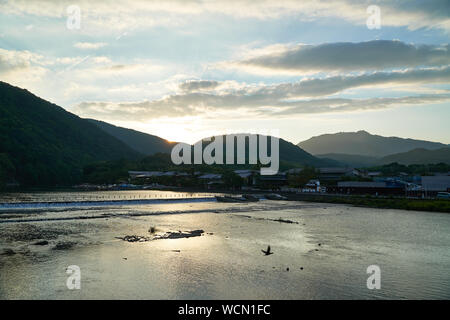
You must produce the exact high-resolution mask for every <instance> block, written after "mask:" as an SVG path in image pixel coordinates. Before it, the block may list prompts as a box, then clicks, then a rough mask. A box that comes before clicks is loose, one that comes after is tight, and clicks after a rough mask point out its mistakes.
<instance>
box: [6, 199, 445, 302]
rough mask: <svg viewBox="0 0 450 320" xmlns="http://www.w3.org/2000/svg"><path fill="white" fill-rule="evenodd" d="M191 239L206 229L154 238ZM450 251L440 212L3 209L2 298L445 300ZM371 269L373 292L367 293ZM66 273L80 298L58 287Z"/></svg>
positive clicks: (271, 206) (289, 206)
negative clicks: (375, 268)
mask: <svg viewBox="0 0 450 320" xmlns="http://www.w3.org/2000/svg"><path fill="white" fill-rule="evenodd" d="M288 222H291V223H288ZM292 222H293V223H292ZM151 227H156V231H155V232H153V233H152V232H149V229H150V228H151ZM193 230H202V231H203V232H202V233H201V235H197V236H192V237H188V238H187V237H179V238H177V237H175V238H171V237H169V238H164V237H163V238H160V239H154V238H155V237H156V236H159V237H161V236H163V235H165V234H166V235H167V233H168V232H175V233H178V232H179V231H182V232H186V233H187V232H189V231H193ZM126 236H139V237H144V239H145V241H136V242H129V241H124V240H123V239H121V238H124V237H126ZM45 241H47V242H48V243H47V244H45ZM37 242H41V244H36V243H37ZM268 245H270V246H271V248H272V250H273V252H274V254H272V255H269V256H265V255H264V254H263V253H262V252H261V250H262V249H266V248H267V246H268ZM449 249H450V216H449V215H448V214H440V213H424V212H413V211H402V210H380V209H369V208H356V207H350V206H345V205H331V204H320V203H305V202H291V201H290V202H285V201H279V202H277V201H262V202H258V203H249V204H226V203H216V202H205V203H202V202H199V203H167V204H158V205H148V206H142V205H141V206H135V207H133V206H122V207H117V206H116V207H108V208H80V209H76V208H75V209H71V210H54V211H51V210H50V211H40V212H38V213H37V212H33V211H22V212H16V213H11V212H10V213H1V214H0V298H1V299H20V298H25V299H422V298H431V299H439V298H441V299H442V298H447V299H448V298H450V289H449V288H450V275H449V274H450V272H449V271H450V250H449ZM373 264H376V265H379V266H380V268H381V281H382V287H381V290H369V289H367V287H366V280H367V277H368V276H369V275H367V273H366V269H367V267H368V266H369V265H373ZM70 265H77V266H79V267H80V269H81V289H80V290H69V289H68V288H67V286H66V280H67V278H68V277H69V275H68V274H66V268H67V267H68V266H70ZM288 269H289V271H287V270H288Z"/></svg>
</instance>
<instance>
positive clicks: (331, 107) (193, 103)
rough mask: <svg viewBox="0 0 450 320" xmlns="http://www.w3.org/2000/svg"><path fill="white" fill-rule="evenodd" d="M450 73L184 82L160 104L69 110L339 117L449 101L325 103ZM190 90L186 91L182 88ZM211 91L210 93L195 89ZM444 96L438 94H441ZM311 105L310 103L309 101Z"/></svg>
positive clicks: (120, 114)
mask: <svg viewBox="0 0 450 320" xmlns="http://www.w3.org/2000/svg"><path fill="white" fill-rule="evenodd" d="M449 82H450V67H445V68H435V69H419V70H409V71H402V72H376V73H372V74H363V75H358V76H335V77H329V78H323V79H306V80H302V81H299V82H295V83H282V84H276V85H260V86H253V85H251V86H242V87H240V88H237V89H236V88H235V87H230V86H226V85H225V86H223V87H222V82H217V81H210V80H204V82H202V81H188V82H183V83H182V84H181V85H180V87H181V88H182V92H181V93H179V94H172V95H168V96H166V97H163V98H161V99H156V100H150V101H141V102H134V103H115V102H84V103H81V104H79V105H77V106H75V108H74V109H73V111H74V112H75V113H78V114H80V115H82V116H89V117H97V118H102V119H110V120H120V119H121V118H122V119H124V118H126V119H130V120H134V121H146V120H149V119H156V118H164V117H175V118H176V117H185V116H197V115H202V116H214V114H217V113H222V114H224V113H225V114H227V113H228V114H231V113H236V112H238V113H240V116H243V115H247V116H256V115H257V116H270V117H276V116H286V115H289V114H302V113H324V112H343V111H356V110H372V109H379V108H388V107H391V106H395V105H408V104H426V103H438V102H444V101H449V100H450V95H449V94H447V93H448V91H444V93H443V94H428V95H412V96H407V97H403V98H377V99H373V98H369V99H343V98H333V97H329V96H330V95H332V94H335V93H338V92H341V91H343V90H347V89H352V88H358V87H362V86H370V87H373V86H374V85H385V86H387V85H392V84H396V85H408V84H423V83H426V84H430V83H449ZM186 84H188V85H186ZM199 87H200V88H203V87H207V88H209V87H214V88H216V90H214V91H203V90H198V88H199ZM441 92H442V91H441ZM311 97H312V98H315V99H310V98H311Z"/></svg>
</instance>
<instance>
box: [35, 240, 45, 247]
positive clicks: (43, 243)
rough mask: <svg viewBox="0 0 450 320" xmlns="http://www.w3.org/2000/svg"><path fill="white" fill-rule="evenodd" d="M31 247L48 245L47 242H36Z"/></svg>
mask: <svg viewBox="0 0 450 320" xmlns="http://www.w3.org/2000/svg"><path fill="white" fill-rule="evenodd" d="M33 245H35V246H46V245H48V241H47V240H42V241H38V242H35V243H33Z"/></svg>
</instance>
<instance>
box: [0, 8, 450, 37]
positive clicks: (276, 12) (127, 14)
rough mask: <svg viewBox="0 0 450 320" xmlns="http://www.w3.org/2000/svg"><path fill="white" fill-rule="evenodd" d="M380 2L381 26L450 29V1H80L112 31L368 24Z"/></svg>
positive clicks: (50, 13) (89, 17)
mask: <svg viewBox="0 0 450 320" xmlns="http://www.w3.org/2000/svg"><path fill="white" fill-rule="evenodd" d="M73 4H74V3H73V1H72V0H61V1H54V0H34V1H28V0H5V1H2V2H1V3H0V10H1V12H2V13H6V14H16V15H21V14H31V15H39V16H47V17H58V18H61V17H65V16H66V9H67V7H68V6H69V5H73ZM373 4H376V5H378V6H379V7H380V9H381V14H382V15H381V19H382V20H381V23H382V27H385V26H396V27H407V28H409V29H411V30H415V29H419V28H435V29H441V30H446V31H450V18H449V17H450V15H449V11H448V10H449V9H448V1H447V0H428V1H421V0H416V1H411V0H399V1H391V0H378V1H376V2H374V1H372V0H365V1H360V0H336V1H317V0H302V1H298V0H279V1H273V0H259V1H254V0H230V1H209V0H166V1H160V0H153V1H152V0H134V1H133V2H130V1H128V0H120V1H113V0H103V1H88V0H80V1H77V5H79V6H80V8H81V12H82V17H83V21H84V22H82V23H84V24H87V25H89V24H92V25H95V26H101V25H103V26H108V30H109V29H112V30H117V29H121V30H124V29H128V30H129V29H130V28H136V27H142V26H147V27H149V26H150V27H151V26H155V25H178V24H180V23H181V24H187V23H189V22H190V21H191V19H190V18H192V17H195V16H198V15H201V14H204V15H212V14H220V15H223V14H225V15H229V16H232V17H233V18H241V19H242V18H256V19H265V20H267V19H279V18H282V17H285V16H295V17H296V18H298V19H302V20H307V21H311V20H318V19H321V18H339V19H342V20H345V21H348V22H351V23H354V24H357V25H365V23H366V20H367V18H368V14H367V11H366V9H367V7H368V6H369V5H373Z"/></svg>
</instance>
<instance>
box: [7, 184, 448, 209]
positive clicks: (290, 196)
mask: <svg viewBox="0 0 450 320" xmlns="http://www.w3.org/2000/svg"><path fill="white" fill-rule="evenodd" d="M130 191H131V190H130ZM135 191H139V189H137V190H135ZM152 191H162V192H164V191H172V192H186V193H211V194H215V193H220V194H223V193H226V194H240V195H241V194H242V195H243V194H262V195H264V194H272V193H278V194H280V195H283V196H284V197H286V198H287V201H305V202H315V203H334V204H346V205H353V206H356V207H366V208H377V209H399V210H412V211H430V212H443V213H450V200H446V199H417V198H406V197H399V196H396V197H393V196H390V197H387V196H370V195H342V194H313V193H293V192H281V191H269V190H253V191H250V190H249V191H242V190H234V191H231V190H227V191H224V190H219V189H217V190H215V189H210V190H204V189H202V188H195V187H190V188H188V187H167V188H165V189H161V190H156V189H152ZM15 192H80V191H79V190H74V189H71V188H67V187H64V188H26V189H21V190H14V191H12V192H11V193H15ZM81 192H90V191H81ZM100 192H108V191H100Z"/></svg>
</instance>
